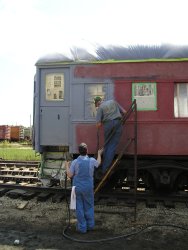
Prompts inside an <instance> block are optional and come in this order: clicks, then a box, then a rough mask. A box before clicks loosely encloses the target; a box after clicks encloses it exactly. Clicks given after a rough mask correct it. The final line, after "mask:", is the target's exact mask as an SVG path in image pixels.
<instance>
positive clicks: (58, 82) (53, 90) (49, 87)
mask: <svg viewBox="0 0 188 250" xmlns="http://www.w3.org/2000/svg"><path fill="white" fill-rule="evenodd" d="M46 100H47V101H64V74H47V75H46Z"/></svg>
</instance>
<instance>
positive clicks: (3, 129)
mask: <svg viewBox="0 0 188 250" xmlns="http://www.w3.org/2000/svg"><path fill="white" fill-rule="evenodd" d="M10 131H11V127H10V126H8V125H1V126H0V140H8V141H10Z"/></svg>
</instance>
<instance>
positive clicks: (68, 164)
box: [65, 161, 73, 178]
mask: <svg viewBox="0 0 188 250" xmlns="http://www.w3.org/2000/svg"><path fill="white" fill-rule="evenodd" d="M65 167H66V172H67V176H68V177H69V178H72V177H73V173H71V171H70V162H69V161H66V162H65Z"/></svg>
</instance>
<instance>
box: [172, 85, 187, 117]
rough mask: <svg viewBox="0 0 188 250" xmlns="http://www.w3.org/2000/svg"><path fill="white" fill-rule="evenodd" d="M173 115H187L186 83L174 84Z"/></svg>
mask: <svg viewBox="0 0 188 250" xmlns="http://www.w3.org/2000/svg"><path fill="white" fill-rule="evenodd" d="M174 116H175V117H188V83H177V84H175V88H174Z"/></svg>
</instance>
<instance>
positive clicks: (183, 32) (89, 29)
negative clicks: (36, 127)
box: [0, 0, 188, 126]
mask: <svg viewBox="0 0 188 250" xmlns="http://www.w3.org/2000/svg"><path fill="white" fill-rule="evenodd" d="M187 5H188V4H187V0H178V1H177V0H157V1H156V0H155V1H154V0H142V1H141V0H0V31H1V36H0V37H1V38H0V69H1V71H0V125H6V124H7V125H23V126H29V125H30V117H31V120H32V115H33V79H34V74H35V63H36V61H37V60H38V58H40V57H41V56H43V55H45V54H48V53H53V52H59V53H65V54H66V53H68V51H69V49H70V48H71V47H72V46H81V47H85V48H88V49H90V48H92V47H93V46H95V45H96V44H100V45H108V44H115V45H118V44H119V45H124V46H126V45H132V44H134V45H135V44H146V45H148V44H161V43H172V44H183V45H188V33H187Z"/></svg>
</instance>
